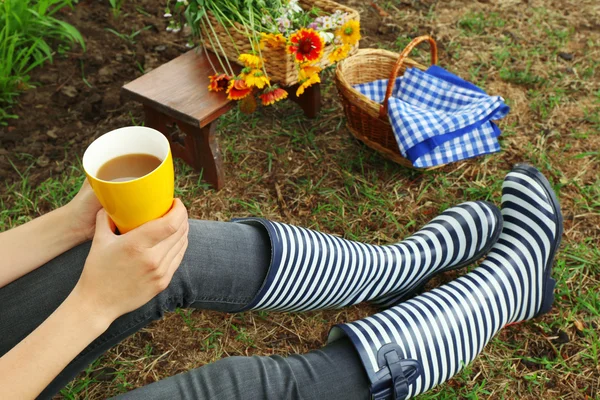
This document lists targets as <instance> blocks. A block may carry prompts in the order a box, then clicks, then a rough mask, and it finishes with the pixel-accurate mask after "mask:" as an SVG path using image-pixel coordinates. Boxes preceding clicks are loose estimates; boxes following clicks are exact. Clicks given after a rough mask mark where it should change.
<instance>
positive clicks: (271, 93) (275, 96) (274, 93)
mask: <svg viewBox="0 0 600 400" xmlns="http://www.w3.org/2000/svg"><path fill="white" fill-rule="evenodd" d="M259 97H260V99H261V100H262V104H263V106H270V105H271V104H274V103H276V102H278V101H279V100H283V99H285V98H286V97H288V93H287V92H286V91H285V90H283V89H281V88H278V87H273V88H271V89H267V90H265V92H264V93H263V94H261V95H260V96H259Z"/></svg>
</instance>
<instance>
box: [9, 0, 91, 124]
mask: <svg viewBox="0 0 600 400" xmlns="http://www.w3.org/2000/svg"><path fill="white" fill-rule="evenodd" d="M73 2H74V1H73V0H4V1H2V2H0V60H1V62H0V125H6V124H7V120H8V119H10V118H16V115H14V114H11V113H10V111H9V108H10V106H12V105H13V104H14V102H15V98H16V96H17V95H18V94H19V92H22V91H24V90H26V89H27V88H29V87H30V86H31V85H32V83H31V82H30V79H29V73H30V72H31V70H32V69H34V68H36V67H38V66H40V65H42V64H43V63H45V62H47V61H50V62H51V61H52V59H53V55H54V51H53V46H55V45H57V44H69V45H71V44H79V45H80V46H82V47H83V48H85V45H84V41H83V37H82V36H81V35H80V34H79V31H77V29H75V28H74V27H73V26H72V25H70V24H68V23H66V22H64V21H61V20H60V19H57V18H56V17H55V15H56V13H57V12H58V11H59V10H60V9H62V8H63V7H72V6H73Z"/></svg>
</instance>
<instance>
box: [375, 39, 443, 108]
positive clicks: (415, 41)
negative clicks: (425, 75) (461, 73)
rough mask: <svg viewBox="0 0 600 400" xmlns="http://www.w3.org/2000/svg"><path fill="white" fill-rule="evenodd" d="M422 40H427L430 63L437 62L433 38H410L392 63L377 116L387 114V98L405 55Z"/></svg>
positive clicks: (435, 45)
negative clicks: (394, 62)
mask: <svg viewBox="0 0 600 400" xmlns="http://www.w3.org/2000/svg"><path fill="white" fill-rule="evenodd" d="M422 42H429V47H430V48H431V65H435V64H437V60H438V53H437V44H436V43H435V40H433V38H432V37H431V36H429V35H425V36H419V37H416V38H414V39H413V40H412V42H410V43H409V44H408V46H406V48H405V49H404V50H403V51H402V53H400V56H399V57H398V61H396V64H395V65H394V69H393V70H392V73H391V75H390V80H389V82H388V86H387V91H386V92H385V99H384V100H383V104H382V105H381V108H380V109H379V117H380V118H385V117H386V116H387V113H388V100H389V99H390V97H391V96H392V91H393V90H394V84H395V83H396V78H397V77H398V72H400V68H402V65H403V64H404V60H405V59H406V57H408V55H409V54H410V52H411V51H412V50H413V49H414V48H415V47H416V46H417V45H418V44H419V43H422Z"/></svg>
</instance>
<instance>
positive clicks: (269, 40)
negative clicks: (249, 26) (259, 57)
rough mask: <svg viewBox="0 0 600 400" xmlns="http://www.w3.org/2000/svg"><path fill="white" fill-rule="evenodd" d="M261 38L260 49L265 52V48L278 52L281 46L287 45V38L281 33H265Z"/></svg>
mask: <svg viewBox="0 0 600 400" xmlns="http://www.w3.org/2000/svg"><path fill="white" fill-rule="evenodd" d="M260 35H261V38H260V49H261V50H264V49H265V47H266V48H268V49H271V50H276V49H278V48H280V47H281V46H283V45H285V42H286V40H285V37H283V35H282V34H281V33H278V34H273V33H264V32H262V33H261V34H260Z"/></svg>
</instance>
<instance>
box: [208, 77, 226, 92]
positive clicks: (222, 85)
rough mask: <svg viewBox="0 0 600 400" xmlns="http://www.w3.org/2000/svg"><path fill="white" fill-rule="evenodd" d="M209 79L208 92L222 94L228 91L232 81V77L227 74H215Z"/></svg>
mask: <svg viewBox="0 0 600 400" xmlns="http://www.w3.org/2000/svg"><path fill="white" fill-rule="evenodd" d="M208 78H209V79H210V84H209V85H208V90H209V91H211V92H221V91H223V90H225V89H227V86H228V85H229V81H230V80H231V77H230V76H229V75H227V74H218V75H217V74H215V75H211V76H209V77H208Z"/></svg>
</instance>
